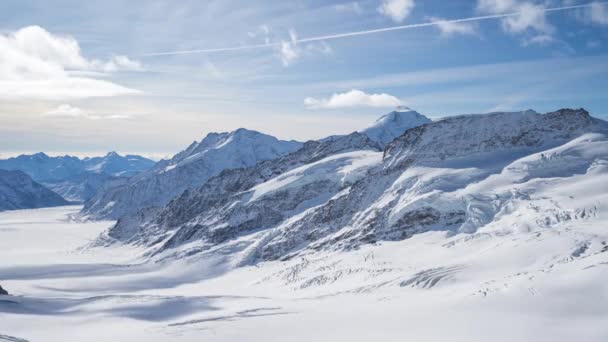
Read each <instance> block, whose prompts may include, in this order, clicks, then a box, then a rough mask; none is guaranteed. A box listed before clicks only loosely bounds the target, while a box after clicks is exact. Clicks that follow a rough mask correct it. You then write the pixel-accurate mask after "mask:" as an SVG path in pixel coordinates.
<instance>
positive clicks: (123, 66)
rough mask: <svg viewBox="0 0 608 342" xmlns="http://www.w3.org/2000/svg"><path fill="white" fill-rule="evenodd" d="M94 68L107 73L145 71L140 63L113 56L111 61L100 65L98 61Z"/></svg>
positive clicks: (94, 62)
mask: <svg viewBox="0 0 608 342" xmlns="http://www.w3.org/2000/svg"><path fill="white" fill-rule="evenodd" d="M92 66H93V67H94V68H95V67H98V68H100V69H101V70H103V71H105V72H117V71H122V70H126V71H144V67H143V66H142V65H141V63H140V62H139V61H134V60H132V59H129V57H127V56H113V57H112V58H110V60H109V61H107V62H105V63H101V64H99V62H98V61H93V63H92Z"/></svg>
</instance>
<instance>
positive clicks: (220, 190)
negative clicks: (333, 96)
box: [108, 133, 380, 241]
mask: <svg viewBox="0 0 608 342" xmlns="http://www.w3.org/2000/svg"><path fill="white" fill-rule="evenodd" d="M378 151H380V148H379V146H378V144H377V143H376V142H374V141H371V140H370V139H369V138H368V137H367V136H366V135H363V134H361V133H352V134H349V135H346V136H340V137H334V138H333V139H331V140H326V141H322V142H321V141H309V142H306V143H305V144H304V145H303V146H302V148H301V149H299V150H297V151H295V152H292V153H290V154H287V155H285V156H282V157H279V158H276V159H272V160H267V161H263V162H260V163H258V164H256V165H255V166H253V167H249V168H240V169H227V170H224V171H223V172H221V173H220V174H219V175H217V176H215V177H212V178H210V179H209V180H207V181H206V182H205V183H204V184H203V185H201V186H200V187H198V188H193V189H191V190H189V191H185V192H184V193H183V194H181V196H179V197H176V198H175V199H173V200H172V201H171V202H170V203H169V204H167V206H166V207H164V208H163V209H162V210H161V211H159V212H156V211H149V210H142V211H139V212H137V213H133V214H130V215H125V216H123V217H121V218H120V220H119V221H118V223H117V224H116V226H115V227H113V228H112V229H111V230H110V231H109V232H108V234H109V237H110V238H112V239H118V240H121V241H127V240H131V239H137V238H143V239H147V238H152V239H155V240H156V239H158V238H159V236H156V235H155V234H154V233H152V234H151V233H149V232H147V230H148V229H152V230H154V231H157V229H156V228H153V227H158V226H162V227H168V226H178V225H180V224H183V223H186V222H187V221H189V220H190V219H193V218H194V217H196V216H199V215H203V213H205V212H206V210H207V209H209V211H210V212H213V210H215V209H217V208H221V207H224V206H225V205H227V204H228V203H229V202H228V201H230V200H231V198H232V196H239V195H240V194H244V193H245V192H246V191H247V190H249V189H251V188H253V187H255V186H257V185H260V184H262V183H264V182H267V181H270V180H271V179H273V178H274V177H277V176H278V175H281V174H285V173H286V172H289V171H292V170H295V169H298V168H306V165H311V164H314V163H320V164H321V165H324V164H323V162H322V161H323V160H325V159H329V160H331V159H332V156H336V155H340V154H348V153H349V152H361V153H363V156H361V158H364V157H365V156H367V155H368V154H369V153H372V152H375V153H378V154H379V152H378ZM351 157H352V158H354V159H353V160H355V159H357V158H358V157H357V156H351ZM345 158H346V159H344V158H343V159H339V160H338V161H335V162H334V164H336V163H337V164H340V165H342V164H344V163H347V162H348V160H350V159H349V157H345ZM330 164H331V162H329V163H328V164H327V165H330ZM334 166H335V165H334ZM329 167H331V166H329ZM335 167H337V166H335ZM326 176H327V177H330V178H331V177H332V176H331V175H326ZM345 180H346V178H345ZM349 181H351V182H352V179H351V180H349ZM328 185H331V184H328ZM335 190H336V188H335V184H334V185H331V186H330V187H328V188H326V189H322V191H320V192H319V193H318V194H315V193H313V192H310V193H308V194H301V195H302V196H305V197H306V196H308V197H315V196H317V195H318V196H321V193H322V192H323V193H324V194H329V193H331V192H332V191H335ZM295 201H298V199H296V200H295ZM292 202H293V201H292ZM312 203H313V202H312V201H310V202H309V204H308V205H310V204H312ZM282 205H285V206H290V205H293V204H288V203H283V204H282ZM304 207H305V206H301V207H300V208H304ZM226 209H227V212H230V213H237V214H238V213H239V211H240V210H242V208H237V207H234V208H226ZM226 215H228V213H226ZM283 216H284V215H282V214H281V215H278V214H277V215H274V216H272V217H271V216H268V217H265V218H262V219H264V220H268V221H276V220H277V219H280V218H281V217H283ZM144 226H148V227H146V228H144ZM142 231H143V235H138V236H137V237H136V236H135V235H137V234H140V232H142ZM162 234H163V233H162V232H161V235H162Z"/></svg>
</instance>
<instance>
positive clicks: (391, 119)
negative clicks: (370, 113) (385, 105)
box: [361, 106, 431, 148]
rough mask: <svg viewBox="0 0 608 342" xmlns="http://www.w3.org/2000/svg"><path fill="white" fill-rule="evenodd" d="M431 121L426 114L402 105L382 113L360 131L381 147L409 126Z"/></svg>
mask: <svg viewBox="0 0 608 342" xmlns="http://www.w3.org/2000/svg"><path fill="white" fill-rule="evenodd" d="M429 122H431V120H430V119H429V118H427V117H426V116H424V115H422V114H420V113H418V112H416V111H414V110H412V109H410V108H407V107H404V106H399V107H397V109H396V110H394V111H392V112H390V113H388V114H386V115H383V116H382V117H380V118H379V119H378V120H376V122H374V124H373V125H371V126H370V127H368V128H366V129H364V130H362V131H361V133H363V134H365V135H367V136H368V137H369V138H370V139H371V140H373V141H375V142H377V143H378V144H380V145H381V146H382V147H383V148H384V147H385V146H386V145H388V143H390V142H391V141H393V139H395V138H396V137H398V136H400V135H401V134H403V133H404V132H405V131H407V130H408V129H410V128H413V127H417V126H421V125H424V124H427V123H429Z"/></svg>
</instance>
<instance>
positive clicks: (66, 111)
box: [42, 104, 130, 120]
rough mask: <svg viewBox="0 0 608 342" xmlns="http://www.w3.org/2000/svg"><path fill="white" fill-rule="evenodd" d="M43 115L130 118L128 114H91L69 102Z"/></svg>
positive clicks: (92, 118) (96, 118)
mask: <svg viewBox="0 0 608 342" xmlns="http://www.w3.org/2000/svg"><path fill="white" fill-rule="evenodd" d="M42 116H43V117H47V118H73V119H88V120H122V119H129V118H130V116H128V115H118V114H111V115H98V114H90V113H87V112H85V111H83V110H82V109H80V108H78V107H74V106H72V105H69V104H62V105H59V106H58V107H57V108H55V109H52V110H50V111H48V112H45V113H43V114H42Z"/></svg>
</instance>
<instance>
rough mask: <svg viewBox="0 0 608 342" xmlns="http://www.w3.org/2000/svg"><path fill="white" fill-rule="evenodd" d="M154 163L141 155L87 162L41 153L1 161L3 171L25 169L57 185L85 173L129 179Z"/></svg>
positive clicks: (30, 173) (93, 159) (34, 177)
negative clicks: (104, 174) (58, 182)
mask: <svg viewBox="0 0 608 342" xmlns="http://www.w3.org/2000/svg"><path fill="white" fill-rule="evenodd" d="M154 164H155V162H154V161H152V160H150V159H147V158H144V157H141V156H137V155H126V156H120V155H119V154H117V153H116V152H110V153H108V154H107V155H105V156H103V157H93V158H84V159H79V158H77V157H72V156H67V155H66V156H62V157H50V156H48V155H46V154H45V153H42V152H41V153H36V154H32V155H20V156H18V157H14V158H9V159H4V160H0V169H4V170H21V171H23V172H25V173H27V174H28V175H30V177H32V178H33V179H34V180H35V181H37V182H57V181H65V180H69V179H70V178H72V177H80V175H81V174H82V173H83V172H93V173H106V174H108V175H112V176H127V177H128V176H132V175H134V174H136V173H139V172H142V171H145V170H147V169H149V168H151V167H152V166H153V165H154Z"/></svg>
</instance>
